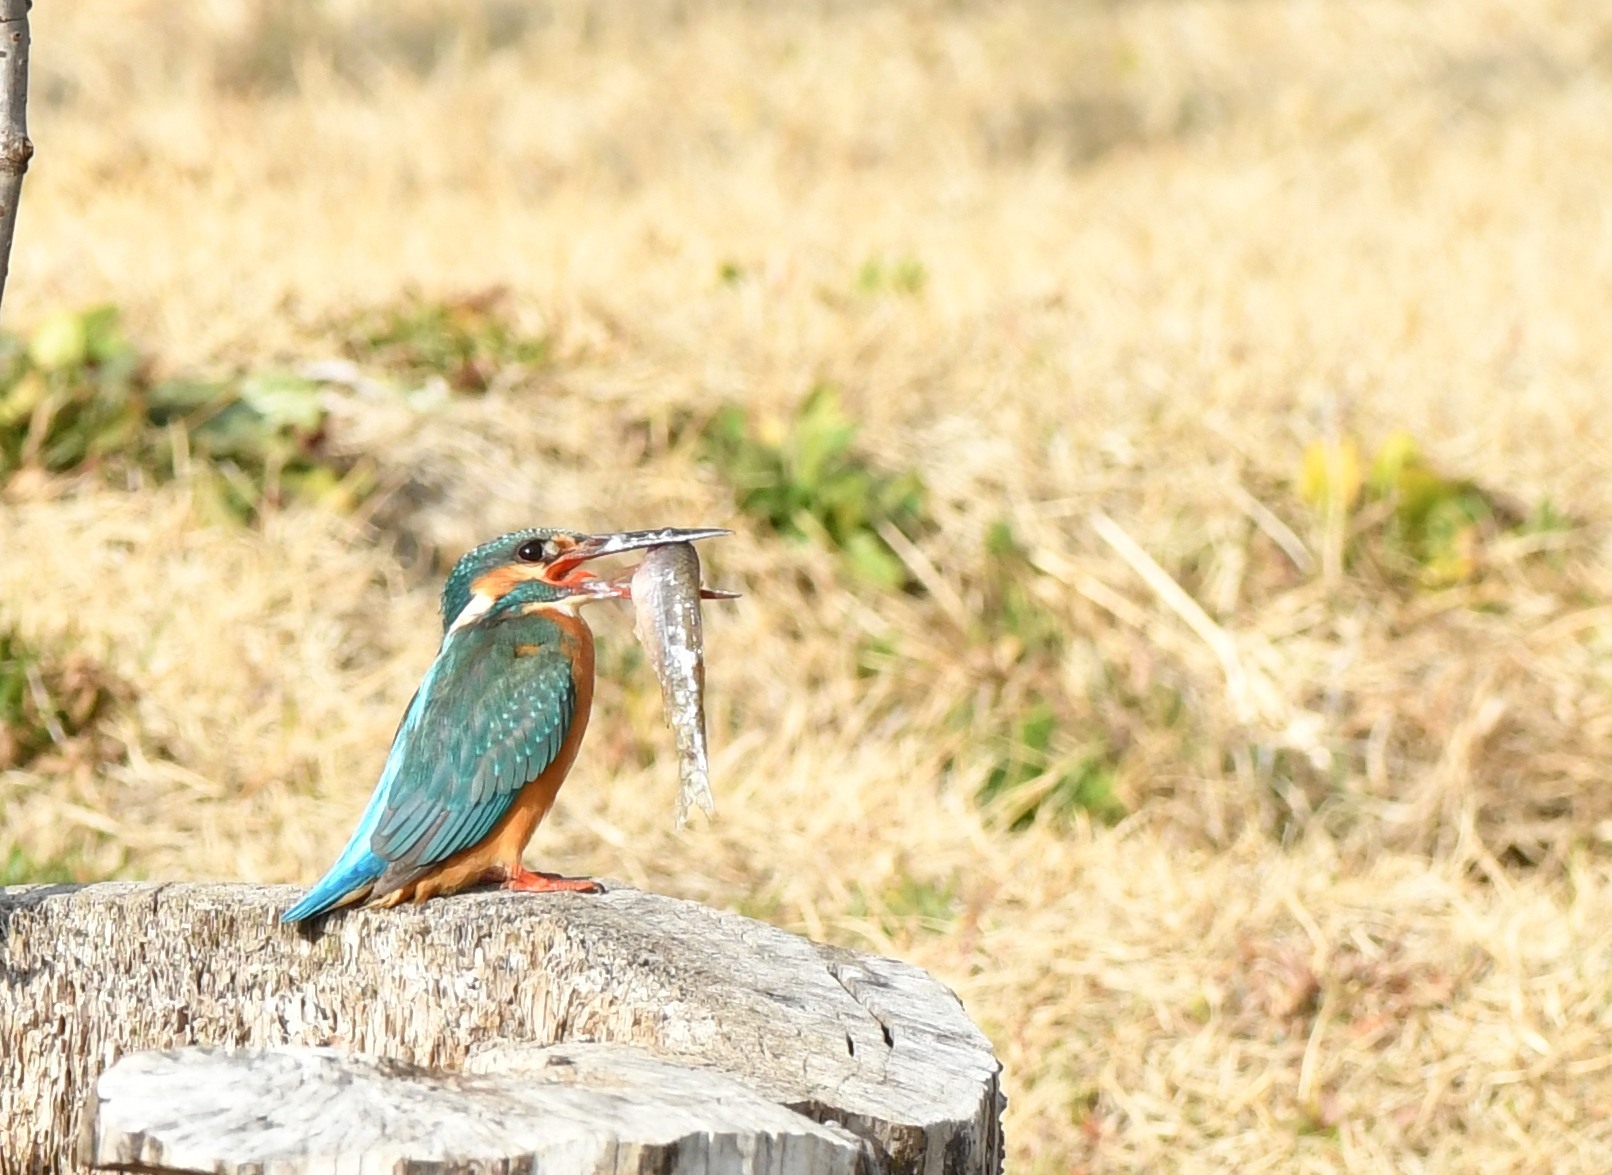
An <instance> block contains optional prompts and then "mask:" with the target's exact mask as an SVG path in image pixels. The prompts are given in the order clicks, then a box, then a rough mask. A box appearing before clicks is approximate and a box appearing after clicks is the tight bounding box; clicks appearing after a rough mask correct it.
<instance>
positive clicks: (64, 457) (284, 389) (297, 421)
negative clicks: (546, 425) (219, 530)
mask: <svg viewBox="0 0 1612 1175" xmlns="http://www.w3.org/2000/svg"><path fill="white" fill-rule="evenodd" d="M343 330H344V332H345V334H344V339H345V341H344V342H343V344H342V345H343V348H344V350H345V351H346V353H347V354H349V355H350V356H353V357H355V358H358V359H362V360H364V361H365V363H366V364H367V365H369V366H373V367H378V368H381V369H383V370H385V371H388V372H393V373H396V374H397V375H399V376H400V377H402V378H403V379H405V380H423V379H426V378H429V377H432V376H440V377H441V378H443V379H444V380H446V381H447V383H448V385H449V387H450V388H451V389H453V390H454V391H459V392H482V391H485V390H486V389H487V387H488V386H489V384H490V383H491V381H492V380H493V379H494V378H495V376H497V375H498V373H499V372H501V371H505V370H508V369H511V368H515V369H519V368H523V367H524V368H530V367H533V366H537V365H540V364H542V363H543V362H545V360H546V356H547V351H548V347H547V343H546V341H545V340H543V339H530V338H525V337H522V336H520V335H519V334H518V333H517V332H516V331H515V329H514V328H513V327H512V326H511V325H510V323H509V321H508V318H507V317H506V316H505V315H504V314H503V313H502V299H501V298H500V297H498V296H496V295H482V296H478V297H475V298H466V299H462V300H460V301H457V302H450V303H442V304H436V303H425V302H421V301H419V300H418V299H408V300H405V301H404V302H402V303H400V304H398V305H395V306H389V307H384V308H381V309H378V310H373V311H370V312H368V313H366V314H363V315H360V316H358V317H356V318H354V319H352V320H351V321H349V322H347V323H345V324H344V326H343ZM326 391H327V389H326V387H325V385H324V384H322V383H320V382H319V381H317V380H313V379H308V378H305V377H303V376H301V375H299V374H297V373H295V372H291V371H281V370H272V369H271V370H266V371H257V372H253V373H251V374H246V375H240V376H235V377H231V378H224V379H211V378H197V377H192V376H181V377H177V378H170V379H157V378H155V377H154V376H153V374H152V369H151V365H150V364H148V363H147V362H146V361H145V360H144V359H143V358H142V356H141V354H140V352H139V351H138V350H137V348H135V347H134V346H133V345H132V344H131V343H130V342H129V340H128V339H127V338H126V337H125V335H124V333H123V329H122V325H121V322H120V319H119V315H118V311H117V309H116V307H113V306H97V307H94V308H92V309H89V310H85V311H79V312H74V311H63V312H60V313H57V314H53V315H51V316H50V317H49V318H47V319H45V321H43V322H42V323H40V324H39V326H38V327H37V328H36V330H35V331H34V334H33V336H32V337H31V338H30V339H29V340H27V342H26V343H24V342H23V341H22V340H20V339H17V338H15V337H12V336H5V335H0V479H3V478H5V477H6V476H8V475H10V474H13V473H16V472H17V471H19V470H23V469H38V470H40V471H43V472H45V473H55V474H79V473H90V472H100V473H104V474H107V475H111V476H116V477H119V478H121V479H122V480H124V481H125V482H136V483H137V482H138V481H140V480H142V479H145V478H151V479H155V480H158V481H163V480H167V479H169V478H172V477H175V476H180V475H184V476H188V477H189V478H190V479H191V481H192V484H193V486H194V487H195V488H196V490H197V491H198V495H199V502H200V505H201V508H202V511H203V513H204V514H207V515H210V516H213V517H215V518H218V519H221V520H222V519H232V520H234V521H237V522H250V521H251V520H253V519H254V518H256V516H257V515H258V514H259V513H260V512H261V511H262V510H263V509H265V508H266V507H275V506H281V505H284V504H286V503H289V502H292V501H302V502H318V503H321V504H323V505H327V506H331V507H334V508H336V509H350V508H352V507H353V506H355V505H357V504H358V503H359V502H361V501H362V500H363V499H364V498H365V497H366V496H367V495H368V494H369V493H370V492H371V491H372V490H373V489H374V487H375V476H374V469H373V466H372V464H371V463H370V462H368V461H366V460H363V459H355V458H353V457H351V456H346V455H339V454H336V453H334V452H332V451H331V447H330V445H329V444H328V432H329V425H330V418H329V410H328V408H327V406H326V399H325V397H326Z"/></svg>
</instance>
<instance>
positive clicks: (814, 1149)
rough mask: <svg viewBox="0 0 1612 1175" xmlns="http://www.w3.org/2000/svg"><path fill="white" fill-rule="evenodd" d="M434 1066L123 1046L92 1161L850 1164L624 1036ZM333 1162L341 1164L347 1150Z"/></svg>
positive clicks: (721, 1167) (775, 1112) (841, 1151)
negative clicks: (623, 1040) (460, 1067)
mask: <svg viewBox="0 0 1612 1175" xmlns="http://www.w3.org/2000/svg"><path fill="white" fill-rule="evenodd" d="M474 1068H475V1072H474V1073H442V1072H440V1071H436V1070H430V1069H420V1068H417V1067H415V1066H412V1065H405V1064H403V1063H402V1062H399V1061H378V1060H374V1059H372V1058H368V1057H354V1056H350V1055H348V1054H345V1053H338V1052H336V1051H334V1050H331V1049H277V1050H252V1051H248V1052H237V1053H229V1052H225V1051H222V1050H216V1049H199V1048H192V1049H177V1050H173V1051H168V1052H144V1053H134V1054H132V1055H130V1056H127V1057H124V1058H123V1059H122V1060H120V1061H118V1062H117V1063H116V1064H114V1065H113V1066H112V1067H111V1068H110V1069H108V1070H107V1071H106V1072H105V1073H103V1074H102V1075H101V1078H100V1080H99V1081H98V1082H97V1083H96V1091H95V1096H94V1098H93V1099H92V1110H91V1113H90V1116H89V1118H88V1120H87V1122H86V1126H85V1131H84V1154H83V1157H84V1159H85V1161H86V1162H88V1163H90V1164H91V1165H92V1166H96V1167H100V1168H105V1169H111V1170H130V1169H134V1170H146V1171H149V1170H160V1171H211V1172H216V1175H260V1173H261V1172H263V1171H264V1170H265V1169H268V1170H272V1171H274V1172H275V1173H276V1175H292V1173H295V1175H314V1173H315V1172H337V1171H342V1170H347V1171H352V1170H356V1169H358V1167H359V1160H358V1159H357V1158H356V1157H357V1156H362V1160H361V1161H362V1164H363V1170H366V1171H376V1172H383V1171H384V1172H390V1171H397V1170H408V1169H411V1166H412V1168H413V1169H418V1165H423V1164H426V1163H429V1164H431V1167H430V1170H431V1172H432V1175H490V1173H493V1172H498V1173H503V1172H515V1171H545V1172H566V1173H567V1175H569V1173H573V1172H574V1173H575V1175H640V1173H642V1175H650V1173H654V1175H668V1173H671V1172H687V1173H689V1175H694V1173H696V1172H698V1173H699V1175H709V1173H714V1172H731V1173H732V1175H752V1173H753V1175H856V1172H857V1171H858V1165H859V1163H860V1162H861V1161H862V1145H861V1142H860V1140H859V1139H857V1138H856V1137H855V1136H854V1135H852V1134H850V1133H849V1132H848V1131H845V1130H842V1129H839V1128H837V1127H834V1126H825V1125H822V1124H819V1123H817V1122H813V1121H812V1120H811V1119H810V1118H807V1117H805V1116H804V1115H801V1114H797V1113H795V1112H794V1111H793V1110H789V1109H786V1108H784V1107H783V1106H780V1105H777V1104H776V1103H774V1102H770V1101H767V1100H766V1099H765V1098H762V1097H760V1096H758V1095H757V1094H756V1093H754V1092H752V1091H751V1090H750V1089H749V1088H748V1087H746V1086H744V1085H742V1084H740V1083H739V1082H737V1081H734V1080H733V1079H732V1078H729V1077H724V1076H722V1075H721V1074H719V1073H714V1072H711V1071H709V1070H703V1069H691V1068H688V1067H687V1066H684V1065H676V1064H672V1063H670V1062H667V1061H659V1060H656V1059H654V1058H652V1057H650V1056H649V1055H648V1054H647V1053H645V1052H643V1051H642V1050H639V1049H635V1048H631V1047H629V1046H627V1045H614V1044H571V1045H549V1046H547V1047H537V1046H524V1047H513V1048H505V1049H502V1050H499V1051H498V1052H497V1053H494V1054H490V1055H489V1056H488V1057H485V1058H483V1059H482V1063H481V1064H479V1065H476V1066H474ZM343 1164H345V1165H343Z"/></svg>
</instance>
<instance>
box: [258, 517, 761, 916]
mask: <svg viewBox="0 0 1612 1175" xmlns="http://www.w3.org/2000/svg"><path fill="white" fill-rule="evenodd" d="M729 533H731V532H730V531H726V530H719V529H711V528H707V529H703V530H679V529H670V528H669V529H664V530H635V531H624V532H621V533H617V534H603V535H592V534H583V533H580V532H577V531H569V530H550V529H543V528H537V529H529V530H519V531H515V532H514V533H512V534H506V535H503V536H501V537H499V538H496V539H493V540H492V541H491V542H487V543H483V544H482V545H481V546H479V547H477V548H476V549H475V550H473V551H471V552H470V553H469V554H467V555H465V556H464V558H462V559H460V560H459V562H458V563H457V564H455V566H454V569H453V571H452V572H451V573H450V574H449V575H448V579H447V582H446V583H445V584H444V585H443V588H442V645H441V648H440V649H439V650H438V651H437V655H436V659H435V660H434V661H433V662H432V663H431V667H430V668H429V669H427V670H426V673H425V678H424V680H422V681H421V682H420V687H419V689H418V690H416V691H415V694H414V698H413V700H412V701H410V702H409V706H408V709H407V710H406V711H405V712H404V714H403V720H402V722H401V723H400V724H399V725H398V728H397V733H396V734H395V735H394V736H393V738H392V749H391V751H390V752H389V753H388V755H387V757H386V764H385V766H384V767H383V768H382V770H381V777H380V780H379V781H378V782H377V783H376V785H375V791H374V794H373V795H371V796H370V799H369V804H368V806H366V807H365V809H364V814H363V816H362V817H361V818H360V819H359V821H358V827H357V828H356V829H355V830H354V832H353V835H352V838H351V839H350V840H348V842H347V847H346V848H345V849H343V850H342V853H341V856H340V857H338V858H337V860H336V863H335V864H334V865H332V866H331V867H330V869H329V870H328V871H327V872H326V873H325V875H324V876H323V877H321V878H320V879H319V881H318V883H317V884H315V885H314V887H313V888H312V889H311V890H309V891H308V894H307V896H306V897H304V898H303V899H302V900H301V901H300V902H298V903H297V904H296V905H294V906H292V907H291V908H290V909H289V910H287V911H286V912H285V913H284V914H283V915H281V921H283V922H301V921H304V920H305V919H308V918H313V917H315V916H317V915H320V914H323V913H326V912H327V911H330V910H334V909H337V908H339V907H341V906H348V905H353V904H354V903H358V902H362V903H364V904H366V905H371V906H380V907H386V906H395V905H397V904H398V903H400V902H406V901H415V902H423V901H425V900H426V899H427V898H431V897H435V896H437V895H439V894H451V893H457V892H458V891H459V890H462V889H466V888H468V887H470V886H473V885H479V884H482V883H485V882H494V881H496V882H501V883H502V884H503V887H504V888H505V889H512V890H520V891H523V892H526V893H545V892H550V891H555V890H565V891H571V892H580V893H597V892H598V891H599V889H600V886H599V884H598V883H597V882H595V881H592V880H590V879H587V878H569V877H559V876H556V875H554V874H551V873H538V872H534V871H532V870H529V869H526V868H525V867H523V866H522V865H521V853H522V851H523V850H524V849H525V848H526V843H527V841H529V840H531V838H532V833H533V832H534V831H535V830H536V829H537V826H538V824H539V823H540V822H541V821H542V819H543V817H544V816H546V815H547V814H548V810H549V808H550V807H551V806H552V805H553V803H554V797H555V795H556V794H557V793H558V792H559V790H560V785H561V784H562V783H564V782H565V776H566V773H567V772H569V771H570V769H571V764H572V763H573V762H574V761H575V760H576V756H577V748H578V747H579V746H580V745H581V743H582V734H583V732H584V731H585V730H586V729H587V725H588V711H589V709H590V708H591V706H592V704H593V634H592V632H591V631H590V630H589V629H588V625H587V623H586V622H585V621H584V620H583V619H582V616H581V612H580V610H581V608H582V605H584V604H587V603H590V602H592V601H594V600H600V599H620V598H624V597H626V596H628V594H629V592H628V589H626V588H624V587H623V586H622V585H621V583H620V581H611V580H605V579H601V578H599V577H598V576H596V575H594V574H593V572H591V571H589V570H587V569H586V568H585V567H584V566H583V565H584V564H585V563H587V562H589V561H590V560H593V559H597V558H600V557H601V556H604V555H617V554H620V553H622V552H624V551H632V550H639V549H643V548H647V547H655V546H661V545H663V544H666V543H687V542H695V541H698V540H700V539H708V538H714V537H716V536H718V535H724V534H729ZM713 594H714V593H713Z"/></svg>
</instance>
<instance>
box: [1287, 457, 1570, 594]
mask: <svg viewBox="0 0 1612 1175" xmlns="http://www.w3.org/2000/svg"><path fill="white" fill-rule="evenodd" d="M1298 492H1299V496H1300V497H1301V498H1302V499H1303V500H1304V501H1305V502H1306V503H1307V504H1308V505H1309V506H1311V507H1312V508H1313V509H1315V510H1316V511H1317V512H1318V513H1319V514H1320V515H1321V516H1322V518H1323V519H1331V520H1335V521H1336V522H1337V523H1338V524H1341V525H1344V526H1345V527H1346V531H1345V545H1344V554H1345V557H1346V560H1347V561H1348V563H1349V565H1350V566H1351V567H1363V566H1375V567H1377V568H1379V569H1380V570H1381V572H1382V573H1383V574H1385V575H1386V576H1387V578H1389V579H1390V580H1391V581H1394V582H1400V583H1412V584H1417V585H1420V586H1422V587H1426V588H1442V587H1450V586H1453V585H1456V584H1461V583H1467V582H1469V581H1471V580H1473V579H1476V578H1478V577H1479V576H1480V575H1481V573H1482V569H1483V553H1484V548H1485V546H1487V545H1489V544H1492V543H1493V542H1494V541H1495V540H1496V539H1499V538H1502V537H1505V536H1509V535H1517V534H1521V533H1526V532H1529V531H1533V532H1538V531H1542V530H1559V529H1562V528H1564V527H1565V526H1566V525H1567V523H1566V520H1565V519H1563V518H1562V517H1561V516H1560V515H1559V514H1558V513H1557V512H1556V511H1555V510H1554V508H1553V507H1552V506H1551V505H1550V504H1549V503H1548V502H1547V503H1545V504H1544V505H1543V506H1541V508H1540V509H1539V511H1537V512H1536V514H1535V516H1534V517H1532V518H1529V517H1527V516H1526V515H1525V514H1524V513H1523V512H1522V511H1521V510H1519V509H1518V508H1516V507H1514V506H1512V505H1510V504H1508V503H1506V502H1504V501H1503V500H1502V499H1501V498H1500V497H1498V496H1497V495H1495V494H1494V493H1492V492H1490V491H1489V490H1487V489H1485V488H1484V487H1482V486H1480V485H1479V484H1478V483H1476V482H1474V481H1471V480H1468V479H1466V478H1457V477H1449V476H1447V475H1445V474H1443V473H1440V472H1439V471H1438V470H1436V469H1434V468H1433V467H1432V465H1431V464H1429V463H1428V461H1427V459H1426V457H1425V456H1424V455H1423V454H1422V452H1421V448H1420V446H1419V445H1417V443H1416V441H1415V439H1414V438H1413V437H1411V436H1410V435H1409V434H1408V433H1405V432H1393V433H1390V434H1389V435H1388V436H1387V437H1386V438H1385V439H1384V440H1383V442H1382V444H1381V445H1380V446H1378V448H1377V451H1376V452H1375V453H1374V454H1373V455H1372V458H1371V462H1370V465H1369V466H1363V462H1362V459H1361V451H1360V447H1359V445H1358V444H1357V443H1356V442H1355V441H1354V439H1353V438H1350V437H1343V438H1341V439H1337V440H1333V441H1315V442H1313V443H1311V444H1310V445H1309V446H1308V447H1307V448H1306V449H1305V451H1304V459H1303V464H1302V466H1301V468H1300V471H1299V476H1298Z"/></svg>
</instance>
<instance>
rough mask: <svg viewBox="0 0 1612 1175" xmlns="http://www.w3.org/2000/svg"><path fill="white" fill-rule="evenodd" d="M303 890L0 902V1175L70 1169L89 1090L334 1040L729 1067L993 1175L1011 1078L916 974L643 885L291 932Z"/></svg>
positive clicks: (422, 1054) (381, 915) (808, 1109)
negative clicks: (557, 1050)
mask: <svg viewBox="0 0 1612 1175" xmlns="http://www.w3.org/2000/svg"><path fill="white" fill-rule="evenodd" d="M297 896H298V891H295V890H292V889H290V888H287V887H270V888H262V887H250V886H238V885H157V884H105V885H94V886H85V887H75V886H34V887H27V888H13V889H9V890H5V889H0V941H3V943H4V952H3V954H0V1058H3V1061H4V1064H3V1066H0V1173H3V1175H11V1173H12V1172H18V1173H20V1172H24V1171H28V1172H32V1171H38V1170H46V1171H57V1172H67V1171H72V1170H75V1169H77V1168H76V1167H75V1165H74V1164H75V1157H74V1146H73V1145H72V1141H73V1140H75V1139H76V1138H77V1137H78V1134H79V1131H80V1127H81V1122H80V1118H81V1113H82V1109H83V1107H84V1105H85V1104H86V1102H87V1100H88V1098H89V1097H90V1094H91V1090H92V1086H93V1083H94V1081H95V1080H96V1078H98V1077H99V1076H100V1074H101V1073H102V1072H103V1071H104V1070H105V1069H106V1068H107V1067H108V1066H109V1065H110V1064H111V1063H112V1062H113V1061H114V1060H116V1059H117V1058H118V1057H120V1056H123V1055H125V1054H127V1053H130V1052H134V1051H139V1050H147V1049H171V1048H176V1047H181V1046H188V1045H205V1046H212V1047H239V1048H247V1047H250V1048H266V1047H275V1046H280V1045H299V1046H320V1047H330V1048H335V1049H338V1050H341V1051H344V1052H351V1053H357V1054H361V1055H364V1056H369V1057H376V1058H384V1059H388V1060H395V1061H402V1062H406V1063H408V1064H410V1065H416V1066H421V1067H425V1068H430V1069H441V1070H446V1071H448V1072H456V1071H460V1070H463V1068H464V1067H465V1065H466V1063H467V1061H468V1060H469V1059H470V1058H471V1057H472V1055H474V1054H478V1053H481V1052H485V1051H486V1050H488V1049H491V1048H495V1047H497V1046H501V1045H529V1044H537V1045H544V1044H556V1043H569V1042H575V1041H599V1042H609V1043H618V1044H630V1045H637V1046H639V1047H641V1048H644V1049H646V1050H647V1051H649V1052H650V1053H652V1054H653V1055H654V1056H656V1057H659V1058H661V1059H664V1060H670V1061H677V1062H681V1063H686V1064H690V1065H694V1066H698V1067H705V1068H711V1069H715V1070H718V1071H720V1072H722V1073H725V1074H727V1075H728V1076H730V1077H732V1078H734V1079H735V1080H737V1081H740V1082H742V1083H743V1084H745V1085H746V1086H748V1087H749V1088H751V1089H753V1090H755V1092H756V1093H757V1094H758V1095H759V1096H761V1097H762V1098H765V1099H767V1100H769V1101H772V1102H775V1103H777V1104H779V1105H782V1106H788V1107H791V1108H793V1109H795V1110H797V1111H799V1112H801V1113H803V1114H805V1115H806V1116H807V1117H810V1118H812V1119H813V1120H816V1121H835V1122H838V1123H840V1124H842V1125H843V1126H844V1127H846V1128H847V1129H849V1130H850V1131H852V1132H853V1133H854V1134H856V1135H857V1136H858V1137H859V1138H861V1139H863V1140H864V1143H865V1145H866V1147H867V1150H868V1154H869V1163H870V1166H871V1169H873V1170H880V1171H892V1172H920V1171H921V1172H926V1173H931V1175H943V1173H950V1172H956V1173H959V1175H961V1173H965V1172H966V1173H977V1172H994V1171H996V1170H997V1169H998V1168H999V1165H1000V1156H1001V1135H1000V1126H999V1121H1000V1111H1001V1098H1000V1094H999V1088H998V1073H999V1067H998V1065H997V1063H996V1061H995V1059H994V1058H993V1056H992V1055H991V1051H990V1047H989V1044H988V1042H987V1041H986V1040H985V1038H984V1036H983V1035H982V1034H981V1033H980V1032H979V1031H978V1029H976V1028H975V1027H974V1026H973V1024H972V1023H971V1022H970V1021H969V1020H968V1018H967V1016H966V1015H965V1014H964V1012H963V1009H962V1006H961V1005H960V1003H959V1002H958V1001H957V999H956V997H955V996H954V995H953V994H952V993H951V992H950V991H949V990H948V989H946V988H945V987H944V986H942V985H941V984H939V983H938V982H936V981H935V980H934V979H932V978H931V977H930V976H928V975H927V974H925V973H924V972H922V971H920V970H918V969H917V968H915V967H912V966H909V965H907V964H904V963H900V962H896V961H893V960H889V959H882V958H876V957H872V956H867V955H861V954H857V953H854V952H850V951H845V950H840V949H836V948H832V947H827V946H822V945H820V944H815V943H812V942H809V941H807V940H806V939H803V938H800V937H798V936H796V935H792V934H789V933H787V932H785V931H782V930H779V929H777V928H776V927H772V926H769V925H766V924H764V923H760V922H755V921H752V920H750V919H747V918H742V917H740V916H738V915H734V914H727V913H721V912H718V911H715V910H711V909H709V908H707V907H704V906H701V905H698V904H696V903H693V902H685V901H679V900H676V899H672V898H665V897H660V896H657V895H654V894H647V893H641V892H638V891H635V890H631V889H625V888H612V889H611V890H610V891H608V892H606V893H604V894H599V895H575V894H540V895H538V894H511V893H502V892H490V893H471V894H465V895H461V896H459V897H454V898H448V899H441V900H438V901H434V902H430V903H427V904H426V905H424V906H420V907H407V908H400V909H396V910H389V911H353V912H350V913H344V914H338V915H335V916H333V917H332V918H330V919H329V920H327V921H326V922H324V923H322V924H319V925H316V926H315V927H314V928H313V929H312V930H304V931H298V930H296V929H294V928H288V927H284V926H282V925H281V924H279V923H278V922H277V918H278V916H279V913H280V911H281V910H283V909H285V908H286V906H288V905H289V904H290V903H291V901H292V900H294V898H295V897H297Z"/></svg>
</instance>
